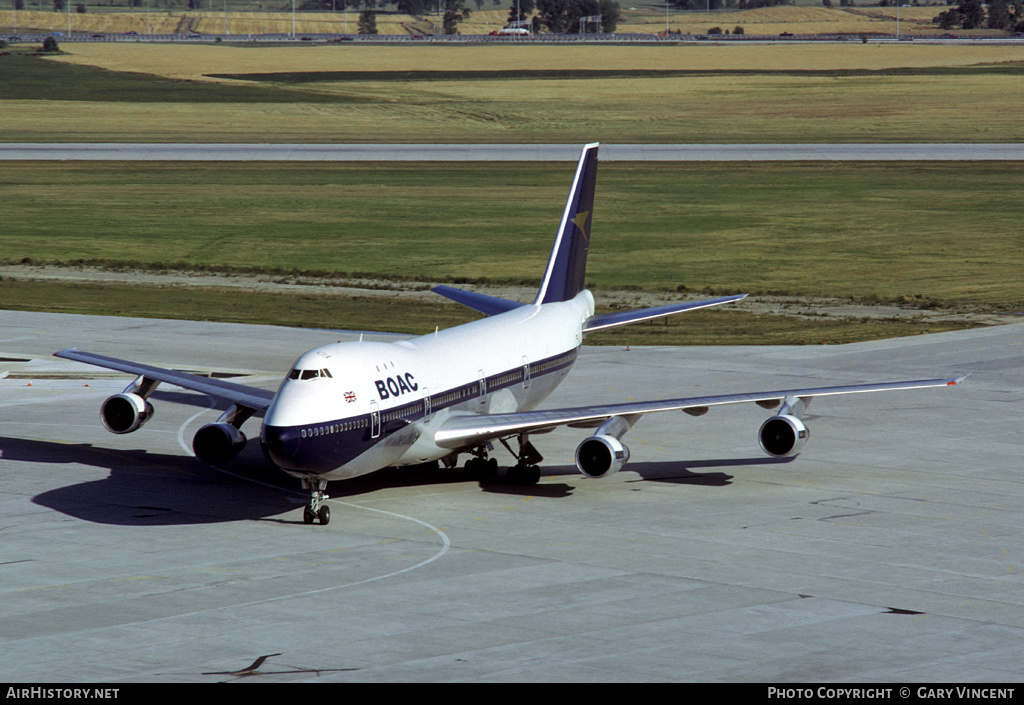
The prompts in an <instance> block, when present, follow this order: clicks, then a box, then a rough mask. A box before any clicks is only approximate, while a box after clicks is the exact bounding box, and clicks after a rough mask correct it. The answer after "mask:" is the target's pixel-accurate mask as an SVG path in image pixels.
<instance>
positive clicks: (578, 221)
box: [572, 211, 592, 242]
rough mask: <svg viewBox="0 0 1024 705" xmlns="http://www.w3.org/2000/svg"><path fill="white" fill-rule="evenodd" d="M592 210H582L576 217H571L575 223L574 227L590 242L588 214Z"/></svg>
mask: <svg viewBox="0 0 1024 705" xmlns="http://www.w3.org/2000/svg"><path fill="white" fill-rule="evenodd" d="M591 212H592V211H582V212H580V213H577V214H576V217H575V218H573V219H572V222H573V223H574V224H575V225H576V229H577V230H579V231H580V234H581V235H583V238H584V239H585V240H586V241H587V242H590V214H591Z"/></svg>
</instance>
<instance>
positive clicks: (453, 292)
mask: <svg viewBox="0 0 1024 705" xmlns="http://www.w3.org/2000/svg"><path fill="white" fill-rule="evenodd" d="M431 291H433V292H434V293H435V294H440V295H441V296H443V297H445V298H447V299H451V300H452V301H454V302H456V303H459V304H462V305H463V306H468V307H469V308H471V309H473V310H474V311H479V312H480V313H483V314H486V315H488V316H493V315H495V314H497V313H505V312H506V311H511V310H512V309H514V308H519V307H520V306H525V305H526V304H523V303H520V302H519V301H510V300H509V299H502V298H499V297H497V296H488V295H487V294H478V293H477V292H475V291H466V290H465V289H456V288H455V287H452V286H435V287H434V288H433V289H431Z"/></svg>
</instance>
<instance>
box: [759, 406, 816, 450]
mask: <svg viewBox="0 0 1024 705" xmlns="http://www.w3.org/2000/svg"><path fill="white" fill-rule="evenodd" d="M810 435H811V432H810V431H808V430H807V427H806V426H804V422H803V421H801V420H800V419H798V418H797V417H795V416H790V415H789V414H780V415H779V416H773V417H771V418H770V419H768V420H767V421H765V422H764V423H763V424H762V425H761V430H760V431H758V433H757V440H758V441H759V442H760V443H761V449H762V450H763V451H764V452H765V453H767V454H768V455H771V456H774V457H776V458H785V457H787V456H790V455H796V454H797V453H799V452H800V449H801V448H803V447H804V443H806V442H807V438H808V437H809V436H810Z"/></svg>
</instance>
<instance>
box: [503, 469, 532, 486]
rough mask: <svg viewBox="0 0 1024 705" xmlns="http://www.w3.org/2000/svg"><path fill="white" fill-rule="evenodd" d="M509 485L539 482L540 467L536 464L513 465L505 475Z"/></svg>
mask: <svg viewBox="0 0 1024 705" xmlns="http://www.w3.org/2000/svg"><path fill="white" fill-rule="evenodd" d="M506 479H507V480H508V482H509V484H511V485H536V484H537V483H538V482H540V467H538V466H536V465H514V466H512V467H510V468H509V469H508V475H507V476H506Z"/></svg>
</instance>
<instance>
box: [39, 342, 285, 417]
mask: <svg viewBox="0 0 1024 705" xmlns="http://www.w3.org/2000/svg"><path fill="white" fill-rule="evenodd" d="M54 356H55V357H62V358H65V359H67V360H75V361H76V362H84V363H87V364H89V365H96V366H97V367H103V368H106V369H108V370H117V371H118V372H127V373H128V374H133V375H139V376H142V377H146V378H147V379H153V380H156V381H158V382H166V383H167V384H173V385H174V386H176V387H182V388H184V389H190V390H192V391H194V392H199V393H201V394H206V395H209V396H211V397H214V398H216V399H224V400H226V401H229V402H231V403H232V404H237V405H238V406H244V407H246V408H248V409H252V410H253V411H258V412H263V411H266V410H267V407H269V406H270V402H271V401H273V399H274V393H273V392H271V391H268V390H266V389H259V388H258V387H249V386H246V385H244V384H237V383H235V382H227V381H224V380H221V379H214V378H211V377H203V376H201V375H194V374H190V373H188V372H179V371H177V370H168V369H164V368H162V367H153V366H151V365H143V364H141V363H138V362H130V361H128V360H119V359H117V358H115V357H107V356H106V355H98V354H96V353H90V352H85V351H82V350H73V349H66V350H59V351H57V352H55V353H54Z"/></svg>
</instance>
